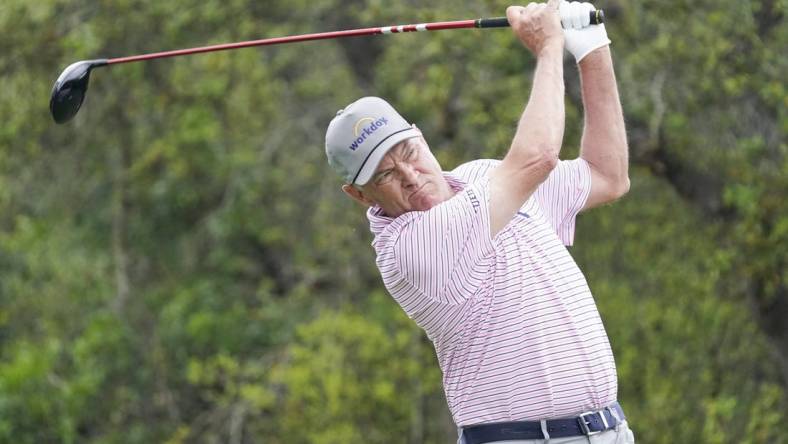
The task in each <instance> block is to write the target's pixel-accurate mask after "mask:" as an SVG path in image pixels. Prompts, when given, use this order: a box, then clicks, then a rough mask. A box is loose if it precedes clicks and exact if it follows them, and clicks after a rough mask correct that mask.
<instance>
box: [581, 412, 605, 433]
mask: <svg viewBox="0 0 788 444" xmlns="http://www.w3.org/2000/svg"><path fill="white" fill-rule="evenodd" d="M597 414H599V412H585V413H581V414H580V416H578V417H577V419H578V420H579V421H578V422H579V423H580V430H582V431H583V434H585V435H586V436H594V435H598V434H600V433H602V432H604V430H597V431H592V430H591V429H589V428H588V426H589V425H590V424H591V423H592V422H591V421H586V418H585V417H586V416H588V415H597ZM602 416H603V417H604V415H602Z"/></svg>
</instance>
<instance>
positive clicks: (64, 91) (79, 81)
mask: <svg viewBox="0 0 788 444" xmlns="http://www.w3.org/2000/svg"><path fill="white" fill-rule="evenodd" d="M106 64H107V60H106V59H99V60H83V61H81V62H76V63H72V64H71V65H69V66H68V67H67V68H66V69H64V70H63V72H62V73H61V74H60V77H58V78H57V80H56V81H55V86H53V87H52V97H51V98H50V99H49V110H50V111H51V112H52V118H54V119H55V122H57V123H66V122H68V121H69V120H71V118H73V117H74V116H75V115H76V114H77V111H79V107H80V106H82V101H83V100H84V99H85V94H86V93H87V91H88V80H90V70H91V69H93V68H95V67H97V66H104V65H106Z"/></svg>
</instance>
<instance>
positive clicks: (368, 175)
mask: <svg viewBox="0 0 788 444" xmlns="http://www.w3.org/2000/svg"><path fill="white" fill-rule="evenodd" d="M419 136H421V131H419V130H418V129H416V128H414V127H412V126H411V127H409V128H407V129H405V130H403V131H400V132H397V133H395V134H394V135H392V136H391V137H389V138H388V139H386V140H384V141H383V142H381V143H380V145H378V146H377V147H375V148H374V149H373V150H372V152H371V153H370V154H369V157H367V159H366V161H365V162H364V165H363V166H362V167H361V171H359V173H358V176H356V179H355V180H354V181H353V183H355V184H356V185H366V184H367V182H369V180H370V179H372V176H373V175H374V174H375V170H377V169H378V165H379V164H380V161H381V160H383V157H385V156H386V153H388V152H389V150H390V149H392V148H394V147H395V146H396V145H397V144H398V143H400V142H402V141H403V140H407V139H410V138H413V137H419Z"/></svg>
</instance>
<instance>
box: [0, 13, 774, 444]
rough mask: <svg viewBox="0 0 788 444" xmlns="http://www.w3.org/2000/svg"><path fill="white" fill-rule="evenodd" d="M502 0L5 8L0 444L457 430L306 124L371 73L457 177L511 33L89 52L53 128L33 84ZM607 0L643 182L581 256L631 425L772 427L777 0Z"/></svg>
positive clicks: (429, 360)
mask: <svg viewBox="0 0 788 444" xmlns="http://www.w3.org/2000/svg"><path fill="white" fill-rule="evenodd" d="M506 6H507V4H506V3H504V2H500V1H491V0H488V1H483V2H449V1H446V0H438V1H434V2H430V3H429V5H425V4H419V3H417V2H412V1H403V2H399V3H394V4H392V3H391V2H383V1H380V0H367V1H350V2H338V1H336V0H324V1H321V2H306V1H303V0H291V1H287V2H285V1H261V2H251V1H247V0H225V1H221V2H220V1H215V0H205V1H202V2H187V1H181V0H172V1H168V2H148V1H142V0H115V1H99V2H87V1H81V2H80V1H73V0H40V1H36V2H29V1H23V0H4V1H3V3H2V4H0V35H2V36H3V38H2V39H0V78H1V79H2V83H3V87H2V88H0V121H2V125H0V345H1V346H2V348H1V349H0V442H8V443H45V442H62V443H150V442H165V443H169V444H178V443H187V442H228V443H257V442H271V443H316V444H317V443H321V444H322V443H325V444H328V443H362V442H363V443H403V442H407V443H412V444H416V443H446V442H452V441H453V440H454V439H455V438H456V430H455V429H454V427H453V424H452V423H451V418H450V416H449V415H448V412H447V409H446V407H445V401H444V400H443V394H442V389H441V380H440V371H439V369H438V367H437V363H436V362H435V358H434V352H433V350H432V348H431V345H430V344H429V341H427V340H426V339H425V338H424V335H423V333H422V332H421V331H420V330H419V329H418V328H417V327H415V326H414V325H413V323H412V322H411V321H409V320H408V319H407V317H405V315H404V314H403V313H402V312H401V310H400V309H399V308H398V307H397V306H396V304H395V303H394V302H393V301H392V300H391V299H390V298H389V297H388V296H387V295H386V294H385V291H384V289H383V288H382V283H381V281H380V278H379V277H378V274H377V271H376V269H375V266H374V255H373V252H372V250H371V248H370V247H369V242H370V240H371V235H370V234H369V232H368V228H367V225H366V221H365V218H364V217H363V214H362V209H361V208H360V207H358V206H356V205H354V204H353V203H352V202H351V201H350V200H349V199H346V198H345V197H344V196H343V195H342V193H341V191H340V190H339V185H340V181H339V179H338V178H337V177H335V175H334V174H333V173H332V172H331V171H330V169H329V168H328V166H327V165H326V162H325V158H324V154H323V135H324V131H325V127H326V125H327V123H328V121H329V120H330V119H331V117H332V116H333V115H334V112H335V111H336V110H337V109H338V108H340V107H342V106H344V105H345V104H347V103H349V102H350V101H351V100H353V99H355V98H357V97H359V96H362V95H380V96H383V97H386V98H387V99H389V100H390V101H392V102H393V103H394V104H396V106H397V107H398V108H399V109H400V111H401V112H402V113H403V114H404V115H405V116H406V117H407V118H409V119H411V120H412V121H414V122H416V123H417V124H418V125H419V127H420V128H421V129H422V130H423V131H424V133H425V134H426V136H427V139H428V141H429V142H430V144H431V146H432V148H433V150H434V152H435V153H436V156H437V157H438V158H439V160H440V161H441V162H442V164H443V165H444V167H445V168H446V169H450V168H453V167H454V166H456V165H458V164H460V163H462V162H464V161H467V160H471V159H475V158H479V157H500V156H502V155H503V154H504V153H505V151H506V149H507V148H508V146H509V142H510V139H511V137H512V135H513V131H514V127H515V125H516V122H517V118H518V117H519V114H520V112H521V110H522V108H523V106H524V103H525V101H526V100H527V91H528V88H529V87H530V73H531V70H532V68H533V59H532V57H530V56H529V55H528V54H527V52H526V51H525V50H524V49H523V48H522V47H521V46H520V45H519V43H517V41H516V40H515V39H514V38H513V36H512V34H511V32H508V31H507V30H490V31H473V30H465V31H444V32H438V33H430V34H416V33H414V34H406V35H399V36H378V37H370V38H355V39H345V40H336V41H326V42H311V43H301V44H293V45H287V46H280V47H268V48H258V49H245V50H239V51H232V52H225V53H214V54H204V55H199V56H193V57H187V58H178V59H170V60H159V61H153V62H148V63H141V64H130V65H122V66H117V67H113V68H111V69H107V68H102V69H100V70H97V71H95V72H94V73H93V76H92V80H91V85H90V93H89V94H88V97H87V100H86V103H85V105H84V107H83V109H82V110H81V111H80V114H79V115H78V116H77V118H76V119H75V120H74V121H72V122H70V123H69V124H67V125H64V126H57V125H55V124H54V123H52V120H51V118H50V117H49V115H48V109H47V102H48V100H49V93H50V88H51V85H52V83H53V81H54V79H55V78H56V77H57V75H58V73H59V72H60V70H62V69H63V68H64V67H65V66H66V65H68V64H70V63H72V62H74V61H77V60H81V59H92V58H98V57H116V56H123V55H132V54H137V53H144V52H151V51H158V50H165V49H174V48H179V47H190V46H199V45H205V44H211V43H223V42H231V41H238V40H246V39H257V38H263V37H274V36H282V35H290V34H297V33H308V32H319V31H328V30H335V29H346V28H354V27H369V26H377V25H389V24H403V23H419V22H426V21H441V20H452V19H466V18H475V17H482V16H499V15H503V12H504V9H505V7H506ZM597 6H599V7H602V8H605V10H606V11H607V13H608V14H607V15H608V18H609V24H608V32H609V34H610V36H611V39H612V40H613V42H614V43H613V46H612V48H613V53H614V59H615V63H616V71H617V75H618V80H619V88H620V91H621V96H622V101H623V105H624V110H625V114H626V117H627V125H628V132H629V138H630V148H631V157H632V162H631V163H632V173H631V178H632V184H633V186H632V190H631V192H630V194H629V195H628V196H627V197H626V198H625V199H624V200H622V201H621V202H619V203H616V204H614V205H611V206H609V207H607V208H604V209H599V210H595V211H592V212H589V213H588V214H585V215H583V216H581V218H580V222H579V226H578V232H577V236H576V245H575V246H574V247H573V248H572V254H573V256H574V257H575V258H576V260H577V261H578V262H579V263H580V265H581V268H582V269H583V270H584V271H585V273H586V276H587V278H588V281H589V283H590V285H591V288H592V290H593V292H594V294H595V296H596V299H597V302H598V305H599V308H600V311H601V312H602V316H603V319H604V320H605V325H606V327H607V330H608V333H609V336H610V339H611V343H612V345H613V348H614V352H615V356H616V360H617V365H618V370H619V376H620V382H619V386H620V400H621V402H622V404H623V405H624V408H625V410H626V411H627V413H628V415H629V417H630V422H631V424H632V427H633V429H634V430H635V433H636V436H637V438H638V442H641V443H709V444H712V443H753V444H755V443H788V429H786V427H785V420H786V418H787V417H788V395H787V394H786V388H787V387H788V328H787V327H786V325H788V324H787V323H786V322H784V319H785V318H786V315H788V295H787V294H786V269H788V265H787V264H786V250H787V249H788V248H786V247H788V210H787V209H788V204H786V199H785V196H786V195H787V194H788V160H786V154H788V145H787V144H786V143H787V142H786V140H787V139H788V137H786V135H787V134H788V92H787V91H786V83H785V78H786V74H787V73H788V57H787V56H786V54H785V48H786V47H788V36H787V35H786V33H788V26H785V15H786V12H788V1H786V0H765V1H733V0H718V1H714V2H712V1H699V2H686V1H680V0H666V1H662V2H647V1H642V0H633V1H629V2H624V1H619V0H604V1H600V2H599V3H597ZM566 63H567V65H566V70H565V71H566V79H567V80H566V82H567V130H566V137H565V141H566V148H565V149H564V157H566V158H569V157H572V156H574V155H576V154H577V148H576V147H577V146H578V143H579V138H580V133H581V129H582V128H581V124H582V123H581V122H582V106H581V102H580V95H579V85H578V76H577V73H576V70H575V68H574V66H573V63H572V61H571V60H570V59H569V58H568V59H567V62H566Z"/></svg>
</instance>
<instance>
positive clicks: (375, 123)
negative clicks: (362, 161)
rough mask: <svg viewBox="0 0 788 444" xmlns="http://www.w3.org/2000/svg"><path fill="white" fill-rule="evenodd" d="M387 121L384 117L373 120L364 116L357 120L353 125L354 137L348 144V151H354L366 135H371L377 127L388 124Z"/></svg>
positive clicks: (365, 138)
mask: <svg viewBox="0 0 788 444" xmlns="http://www.w3.org/2000/svg"><path fill="white" fill-rule="evenodd" d="M388 123H389V121H388V119H386V118H385V117H381V118H379V119H378V120H375V119H373V118H372V117H364V118H361V119H359V120H358V122H356V124H355V125H353V136H354V137H355V138H356V139H355V140H353V143H351V144H350V145H349V146H348V149H349V150H350V151H355V150H356V149H357V148H358V147H359V146H361V145H362V144H363V143H364V141H365V140H367V137H368V136H372V134H373V133H374V132H375V131H377V130H378V128H381V127H384V126H386V125H388ZM365 125H366V126H365Z"/></svg>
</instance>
